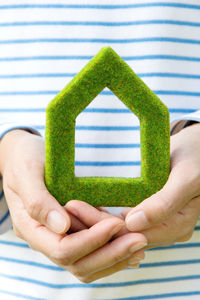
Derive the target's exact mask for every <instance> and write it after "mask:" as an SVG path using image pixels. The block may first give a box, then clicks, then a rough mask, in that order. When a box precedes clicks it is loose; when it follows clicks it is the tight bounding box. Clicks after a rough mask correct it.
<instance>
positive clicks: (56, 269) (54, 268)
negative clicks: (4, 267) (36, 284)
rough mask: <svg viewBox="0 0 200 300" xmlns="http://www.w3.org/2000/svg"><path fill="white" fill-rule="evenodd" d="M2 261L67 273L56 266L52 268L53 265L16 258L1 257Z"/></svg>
mask: <svg viewBox="0 0 200 300" xmlns="http://www.w3.org/2000/svg"><path fill="white" fill-rule="evenodd" d="M0 260H1V261H7V262H12V263H18V264H23V265H29V266H32V267H39V268H43V269H48V270H52V271H65V270H64V269H62V268H60V267H58V266H56V265H55V266H51V265H47V264H41V263H38V262H34V261H28V260H21V259H16V258H11V257H3V256H0Z"/></svg>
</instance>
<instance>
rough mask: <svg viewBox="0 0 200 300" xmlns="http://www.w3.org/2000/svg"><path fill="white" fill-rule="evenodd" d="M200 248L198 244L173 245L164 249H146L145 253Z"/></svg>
mask: <svg viewBox="0 0 200 300" xmlns="http://www.w3.org/2000/svg"><path fill="white" fill-rule="evenodd" d="M198 247H200V243H184V244H180V243H179V244H175V245H172V246H166V247H156V248H152V249H148V250H147V251H157V250H159V251H160V250H166V249H168V250H170V249H184V248H198Z"/></svg>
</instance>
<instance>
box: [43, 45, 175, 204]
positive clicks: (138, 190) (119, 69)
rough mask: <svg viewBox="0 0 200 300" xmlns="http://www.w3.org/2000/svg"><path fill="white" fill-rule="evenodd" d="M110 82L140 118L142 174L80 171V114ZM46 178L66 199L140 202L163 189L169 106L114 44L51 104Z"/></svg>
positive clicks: (53, 191)
mask: <svg viewBox="0 0 200 300" xmlns="http://www.w3.org/2000/svg"><path fill="white" fill-rule="evenodd" d="M105 87H108V88H109V89H110V90H111V91H112V92H113V93H114V94H115V95H116V96H117V97H118V98H119V99H120V100H121V101H122V102H123V103H124V104H125V105H126V106H127V107H128V108H129V109H130V110H131V111H132V112H133V113H134V114H135V115H136V116H137V117H138V118H139V120H140V139H141V141H140V144H141V177H139V178H123V177H76V176H75V171H74V170H75V124H76V117H77V116H78V115H79V114H80V113H81V112H82V111H83V110H84V109H85V108H86V107H87V106H88V104H89V103H90V102H91V101H92V100H93V99H94V98H95V97H96V96H97V95H98V94H99V93H100V92H101V91H102V90H103V89H104V88H105ZM45 140H46V163H45V164H46V165H45V182H46V185H47V188H48V190H49V191H50V193H51V194H52V195H53V196H54V197H55V198H56V199H57V200H58V201H59V202H60V203H61V204H62V205H64V204H65V203H66V202H67V201H69V200H72V199H78V200H82V201H86V202H88V203H90V204H91V205H93V206H135V205H137V204H138V203H139V202H141V201H142V200H144V199H145V198H147V197H149V196H150V195H152V194H154V193H155V192H157V191H158V190H160V189H161V188H162V187H163V185H164V184H165V182H166V181H167V179H168V176H169V172H170V123H169V111H168V109H167V107H166V106H165V105H164V104H163V103H162V102H161V100H160V99H159V98H158V97H157V96H156V95H155V94H154V93H153V92H152V91H151V90H150V89H149V88H148V87H147V86H146V84H145V83H144V82H143V81H142V80H141V79H140V78H139V77H138V76H137V75H136V74H135V73H134V72H133V70H132V69H131V68H130V66H129V65H128V64H126V63H125V62H124V60H123V59H121V58H120V56H119V55H118V54H117V53H116V52H115V51H114V50H113V49H112V48H111V47H104V48H102V49H101V50H100V51H99V53H98V54H97V55H96V56H94V57H93V58H92V59H91V60H90V61H89V63H88V64H87V65H86V66H85V67H84V68H83V69H82V70H81V71H80V72H79V73H78V74H77V75H76V76H75V77H74V78H73V79H72V81H71V82H70V83H69V84H68V85H67V86H66V87H65V88H64V89H63V90H62V91H61V92H60V93H59V94H58V95H57V96H56V97H55V98H54V99H53V100H52V101H51V102H50V104H49V105H48V107H47V109H46V136H45Z"/></svg>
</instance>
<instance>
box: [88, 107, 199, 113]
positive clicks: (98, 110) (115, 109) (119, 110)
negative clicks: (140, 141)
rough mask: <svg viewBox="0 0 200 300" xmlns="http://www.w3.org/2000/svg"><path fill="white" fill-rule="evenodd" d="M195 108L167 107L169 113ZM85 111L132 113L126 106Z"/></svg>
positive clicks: (189, 111) (190, 110)
mask: <svg viewBox="0 0 200 300" xmlns="http://www.w3.org/2000/svg"><path fill="white" fill-rule="evenodd" d="M195 111H196V109H190V108H169V112H171V113H192V112H195ZM83 112H85V113H117V114H118V113H119V114H121V113H122V114H124V113H132V112H131V111H130V110H129V109H126V108H121V109H120V108H86V109H84V110H83Z"/></svg>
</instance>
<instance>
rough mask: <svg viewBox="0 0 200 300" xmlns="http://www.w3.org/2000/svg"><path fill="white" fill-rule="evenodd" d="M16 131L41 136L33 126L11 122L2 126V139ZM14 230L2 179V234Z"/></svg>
mask: <svg viewBox="0 0 200 300" xmlns="http://www.w3.org/2000/svg"><path fill="white" fill-rule="evenodd" d="M14 129H24V130H27V131H29V132H30V133H33V134H36V135H39V136H41V134H40V132H39V131H38V130H37V129H36V128H34V126H32V125H31V124H23V123H19V122H9V123H4V124H0V139H1V138H2V137H3V136H4V135H5V134H6V133H7V132H9V131H11V130H14ZM10 228H12V221H11V217H10V213H9V209H8V206H7V202H6V199H5V195H4V191H3V183H2V178H0V234H2V233H4V232H6V231H7V230H9V229H10Z"/></svg>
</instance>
